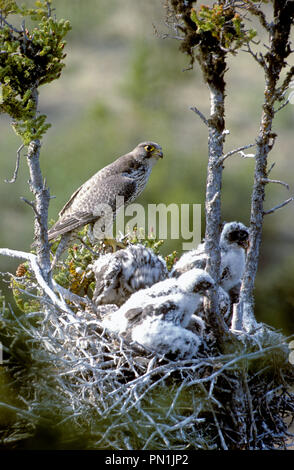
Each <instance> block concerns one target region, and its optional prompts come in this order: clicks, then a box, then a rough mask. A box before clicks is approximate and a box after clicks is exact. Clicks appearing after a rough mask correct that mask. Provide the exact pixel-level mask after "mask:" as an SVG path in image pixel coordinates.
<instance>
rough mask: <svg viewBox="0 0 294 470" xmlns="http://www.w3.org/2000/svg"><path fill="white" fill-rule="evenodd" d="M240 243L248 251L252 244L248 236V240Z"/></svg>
mask: <svg viewBox="0 0 294 470" xmlns="http://www.w3.org/2000/svg"><path fill="white" fill-rule="evenodd" d="M240 245H241V246H242V247H243V248H244V250H246V251H247V250H248V248H249V245H250V243H249V238H248V239H247V240H244V241H242V242H241V243H240Z"/></svg>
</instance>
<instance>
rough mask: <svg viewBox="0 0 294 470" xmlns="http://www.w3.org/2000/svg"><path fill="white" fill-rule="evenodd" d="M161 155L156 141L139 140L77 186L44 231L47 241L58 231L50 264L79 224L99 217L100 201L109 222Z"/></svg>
mask: <svg viewBox="0 0 294 470" xmlns="http://www.w3.org/2000/svg"><path fill="white" fill-rule="evenodd" d="M162 157H163V154H162V148H161V146H160V145H158V144H156V143H155V142H149V141H148V142H142V143H140V144H139V145H137V147H135V148H134V150H132V151H131V152H129V153H127V154H126V155H123V156H122V157H119V158H118V159H117V160H115V161H114V162H113V163H110V164H109V165H107V166H106V167H104V168H102V169H101V170H100V171H98V172H97V173H96V174H95V175H93V176H92V177H91V178H90V179H89V180H88V181H86V182H85V183H84V184H83V185H82V186H80V187H79V188H78V189H77V190H76V191H75V192H74V193H73V195H72V196H71V198H70V199H69V201H68V202H67V203H66V204H65V206H64V207H63V209H62V210H61V211H60V212H59V219H58V221H57V222H56V223H55V224H54V225H53V227H51V229H50V230H49V232H48V239H49V241H51V240H55V239H56V238H58V237H59V236H60V235H61V241H60V243H59V246H58V249H57V251H56V255H55V261H53V264H54V263H55V262H56V259H57V258H58V257H59V256H60V254H61V253H62V252H63V251H64V250H65V248H66V247H67V244H68V243H69V242H70V240H71V239H72V238H74V236H75V235H76V233H77V232H78V231H79V230H80V229H81V228H82V227H83V226H85V225H87V224H91V225H92V226H93V225H94V224H95V222H97V221H99V219H101V215H103V210H101V207H102V208H103V207H104V205H107V207H109V208H110V209H111V211H112V220H111V222H112V223H113V220H114V219H115V217H116V214H117V212H118V210H119V209H120V208H121V207H122V206H127V205H128V204H130V203H131V202H133V201H134V200H135V199H136V198H137V197H138V196H139V195H140V194H141V192H142V191H143V189H144V188H145V186H146V184H147V182H148V179H149V176H150V173H151V170H152V168H153V166H154V165H155V163H156V162H157V160H158V159H159V158H162Z"/></svg>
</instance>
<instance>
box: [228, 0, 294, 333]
mask: <svg viewBox="0 0 294 470" xmlns="http://www.w3.org/2000/svg"><path fill="white" fill-rule="evenodd" d="M293 19H294V2H283V1H281V0H275V1H274V22H273V24H272V25H271V33H270V43H269V50H268V52H267V54H266V55H265V56H264V58H263V59H264V66H263V69H264V74H265V89H264V102H263V109H262V115H261V121H260V128H259V135H258V138H257V141H256V144H257V152H256V158H255V171H254V186H253V191H252V197H251V216H250V246H249V250H248V253H247V260H246V266H245V274H244V277H243V282H242V286H241V292H240V300H239V304H238V309H237V312H238V315H239V317H240V318H243V319H244V321H243V324H244V325H243V326H244V329H245V330H247V331H248V330H249V331H250V329H252V328H255V327H256V321H255V318H254V294H253V291H254V282H255V277H256V273H257V268H258V261H259V253H260V246H261V239H262V228H263V217H264V215H265V213H266V211H265V210H264V199H265V183H266V182H267V181H268V182H269V181H270V180H268V171H267V163H268V161H267V157H268V154H269V152H270V151H271V150H272V147H273V144H274V139H273V137H274V136H273V134H272V126H273V119H274V116H275V108H274V105H275V103H276V101H277V100H279V99H280V96H281V90H280V88H278V81H279V78H280V74H281V71H282V69H283V68H285V67H286V65H287V64H286V61H285V59H286V57H287V56H288V55H289V54H290V52H291V48H290V43H289V38H290V31H291V26H292V24H293ZM290 72H291V73H290ZM290 72H288V74H287V81H290V76H292V74H293V72H294V70H293V67H292V68H291V70H290ZM272 142H273V143H272ZM245 319H246V320H245ZM245 323H246V325H245Z"/></svg>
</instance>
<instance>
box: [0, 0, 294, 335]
mask: <svg viewBox="0 0 294 470" xmlns="http://www.w3.org/2000/svg"><path fill="white" fill-rule="evenodd" d="M25 3H26V5H29V4H30V3H32V2H30V1H26V2H25ZM207 3H208V2H207ZM54 6H55V7H56V8H57V12H56V13H57V17H58V18H66V19H69V20H70V22H71V24H72V31H71V32H70V33H69V34H68V36H67V41H68V44H67V47H66V51H65V52H66V53H67V58H66V64H67V65H66V68H65V69H64V72H63V74H62V76H61V78H60V79H59V80H58V81H56V82H53V83H52V84H49V85H46V86H44V87H43V89H41V93H40V99H39V102H40V111H41V112H42V113H45V114H47V116H48V121H49V122H51V123H52V127H51V129H49V131H48V132H47V135H46V137H45V138H44V141H43V147H42V150H41V165H42V171H43V175H44V176H46V178H47V182H48V185H49V187H50V190H51V195H54V196H56V198H55V199H52V201H51V206H50V218H52V219H55V220H56V218H57V214H58V211H59V210H60V209H61V207H62V206H63V205H64V203H65V202H66V201H67V200H68V198H69V196H70V195H71V194H72V192H73V191H74V190H75V189H76V188H77V187H78V186H80V184H82V183H83V182H84V181H85V180H87V179H88V178H89V177H90V176H92V175H93V174H94V173H95V172H96V171H98V170H99V169H100V168H102V167H103V166H105V165H106V164H108V163H110V162H111V161H113V160H114V159H115V158H116V157H118V156H120V155H122V154H123V153H125V152H128V151H129V150H131V149H132V148H133V147H134V146H135V145H136V144H137V143H138V142H140V141H143V140H147V139H148V140H149V139H150V140H154V141H156V142H158V143H160V144H161V145H162V147H163V150H164V159H163V160H162V161H160V162H159V163H158V164H157V166H156V167H155V169H154V170H153V173H152V175H151V178H150V180H149V184H148V185H147V187H146V189H145V191H144V192H143V194H142V195H141V196H140V198H139V199H138V200H137V201H136V202H140V203H142V204H144V205H147V204H148V203H155V204H158V203H165V204H170V203H178V204H183V203H189V204H202V236H203V235H204V229H205V225H204V221H205V218H204V215H205V214H204V201H205V184H206V164H207V129H206V127H205V126H204V125H203V123H202V122H201V120H200V119H199V118H198V117H197V116H196V115H195V114H194V113H193V112H192V111H190V110H189V107H190V106H193V105H196V106H197V107H198V108H199V109H200V110H201V111H202V112H204V114H205V113H206V114H208V111H209V94H208V90H207V89H206V87H205V85H204V84H203V81H202V75H201V72H200V70H199V68H198V67H197V64H196V65H195V68H194V70H186V71H184V69H187V68H188V66H189V63H188V58H187V57H185V56H184V55H183V54H182V53H181V52H179V50H178V48H179V42H178V41H175V40H172V39H162V38H160V37H158V35H156V34H155V32H154V27H153V25H155V27H156V29H157V30H158V31H159V32H162V33H166V32H168V31H167V29H166V26H165V24H164V18H165V9H164V5H163V1H161V0H148V1H145V0H124V1H123V2H121V1H119V0H111V1H109V0H87V2H85V1H82V0H58V1H55V2H54ZM226 77H227V107H226V128H227V129H229V130H230V135H228V136H227V139H226V147H225V149H226V151H229V150H231V149H233V148H235V147H239V146H242V145H245V144H248V143H252V142H254V140H255V138H256V135H257V133H258V127H259V120H260V114H261V104H262V102H263V86H264V83H263V75H262V71H261V69H260V68H259V67H258V65H257V64H256V62H254V61H253V59H252V58H251V57H250V56H249V55H248V54H246V53H245V52H241V53H240V54H239V55H238V56H237V57H229V71H228V72H227V75H226ZM274 124H275V127H274V131H275V132H276V133H277V134H278V138H277V142H276V145H275V147H274V150H273V151H272V152H271V154H270V163H271V162H274V161H275V162H276V166H275V168H274V170H273V171H272V174H271V177H272V178H274V179H281V180H285V181H287V182H288V184H289V185H290V192H289V194H288V192H287V190H286V189H285V188H283V187H282V186H280V185H269V186H268V187H267V200H266V207H267V208H268V209H269V208H271V207H272V206H274V205H276V204H279V203H280V202H282V201H283V200H284V199H287V198H288V197H289V196H290V195H292V194H293V191H294V184H293V182H294V159H293V156H292V154H293V146H294V133H293V126H294V106H293V105H291V104H289V105H288V106H287V107H286V108H285V109H284V110H282V111H281V112H280V113H278V114H277V116H276V119H275V121H274ZM0 135H1V139H0V201H1V206H0V211H1V217H0V224H1V229H0V246H1V247H9V248H14V249H18V250H26V251H27V250H29V249H30V244H31V243H32V238H33V212H32V210H31V209H30V208H29V207H28V206H27V205H26V204H24V203H23V202H22V201H21V200H20V197H21V196H24V197H26V198H27V199H29V200H31V199H32V195H31V194H30V192H29V188H28V185H27V180H28V170H27V167H26V163H25V158H22V160H21V166H20V172H19V176H18V179H17V181H16V183H15V184H11V185H8V184H5V183H4V179H5V178H8V179H9V178H11V176H12V174H13V171H14V166H15V159H16V150H17V148H18V147H19V145H20V139H19V138H18V137H17V136H16V135H15V134H14V132H13V130H12V128H11V126H10V123H9V120H8V119H7V118H6V117H5V116H3V115H2V116H1V118H0ZM248 153H252V152H251V149H249V151H248ZM253 168H254V160H253V159H250V158H248V159H242V158H241V157H240V156H238V155H234V156H232V157H231V158H229V159H228V160H227V161H226V162H225V171H224V181H223V193H222V213H223V220H224V221H231V220H240V221H242V222H243V223H245V224H247V223H248V222H249V216H250V196H251V188H252V184H253ZM181 244H182V241H181V240H167V241H166V242H165V244H164V245H163V248H162V252H163V254H167V253H169V252H171V251H173V250H177V251H178V252H179V255H180V254H181V252H180V250H181ZM293 247H294V205H293V204H292V205H291V204H290V205H288V206H286V207H285V208H284V209H281V210H279V211H277V212H276V213H275V214H273V215H269V216H267V217H266V218H265V224H264V236H263V245H262V255H261V262H260V266H259V273H258V277H257V283H256V314H257V318H258V320H260V321H265V322H266V323H268V324H270V325H272V326H274V327H277V328H279V329H282V331H283V332H284V333H285V334H292V333H294V250H293ZM16 266H17V262H16V261H13V260H9V259H8V258H3V257H2V258H1V260H0V271H2V272H3V271H11V272H14V271H15V268H16ZM2 289H3V290H5V286H4V287H3V284H2ZM8 295H9V294H8ZM9 298H10V299H11V297H9Z"/></svg>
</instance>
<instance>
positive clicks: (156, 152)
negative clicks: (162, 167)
mask: <svg viewBox="0 0 294 470" xmlns="http://www.w3.org/2000/svg"><path fill="white" fill-rule="evenodd" d="M152 157H158V158H163V153H162V150H160V149H155V150H153V152H152Z"/></svg>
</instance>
